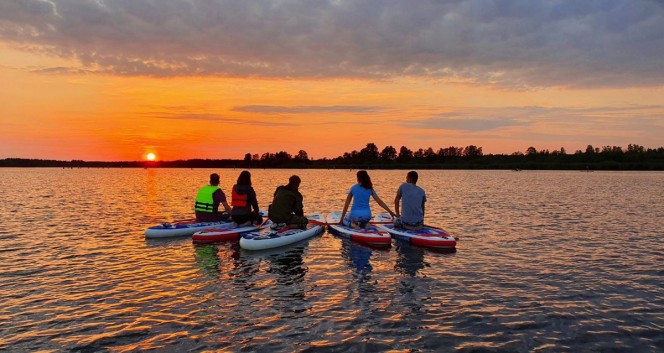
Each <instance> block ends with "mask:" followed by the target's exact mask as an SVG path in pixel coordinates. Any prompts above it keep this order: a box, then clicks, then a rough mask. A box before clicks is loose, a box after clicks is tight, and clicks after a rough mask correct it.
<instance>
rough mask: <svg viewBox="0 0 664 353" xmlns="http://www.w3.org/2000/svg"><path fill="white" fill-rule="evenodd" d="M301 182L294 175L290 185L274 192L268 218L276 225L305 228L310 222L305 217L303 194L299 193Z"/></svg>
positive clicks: (289, 182)
mask: <svg viewBox="0 0 664 353" xmlns="http://www.w3.org/2000/svg"><path fill="white" fill-rule="evenodd" d="M300 182H301V180H300V177H298V176H297V175H293V176H291V177H290V178H289V179H288V185H281V186H279V187H277V189H276V190H275V191H274V198H273V199H272V204H271V205H270V207H269V208H268V215H267V216H268V218H269V219H270V220H271V221H272V222H274V223H275V224H280V223H283V224H286V225H288V226H290V227H297V228H304V227H306V225H307V223H308V222H309V220H308V219H307V217H305V216H304V206H303V204H302V201H303V197H302V194H301V193H300V191H298V189H299V187H300Z"/></svg>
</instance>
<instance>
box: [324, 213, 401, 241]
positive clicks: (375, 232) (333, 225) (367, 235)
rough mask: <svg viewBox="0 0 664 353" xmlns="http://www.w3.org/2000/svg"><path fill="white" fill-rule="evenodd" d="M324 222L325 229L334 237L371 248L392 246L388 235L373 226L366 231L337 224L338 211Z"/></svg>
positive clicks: (339, 215)
mask: <svg viewBox="0 0 664 353" xmlns="http://www.w3.org/2000/svg"><path fill="white" fill-rule="evenodd" d="M326 220H327V229H328V230H329V231H330V233H332V234H334V235H338V236H340V237H344V238H348V239H350V240H352V241H356V242H358V243H362V244H366V245H371V246H390V245H391V244H392V238H391V237H390V235H389V234H388V233H387V232H386V231H385V230H383V229H381V228H379V227H378V226H376V225H375V224H370V225H369V227H368V228H366V229H364V228H361V229H354V228H351V227H347V226H345V225H343V224H340V223H339V221H340V220H341V212H338V211H337V212H332V213H330V214H328V215H327V218H326Z"/></svg>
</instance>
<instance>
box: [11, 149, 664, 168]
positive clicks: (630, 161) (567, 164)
mask: <svg viewBox="0 0 664 353" xmlns="http://www.w3.org/2000/svg"><path fill="white" fill-rule="evenodd" d="M0 167H57V168H60V167H61V168H311V169H335V168H336V169H508V170H509V169H511V170H515V171H519V170H582V171H593V170H641V171H650V170H652V171H661V170H664V147H659V148H656V149H651V148H645V147H643V146H639V145H636V144H634V145H632V144H630V145H628V146H627V148H626V149H623V148H622V147H619V146H604V147H601V148H599V147H593V146H592V145H588V147H587V148H586V149H585V151H581V150H578V151H576V152H574V153H573V154H568V153H567V151H565V149H564V148H561V149H560V150H554V151H549V150H539V151H538V150H537V149H536V148H535V147H528V148H527V149H526V151H525V152H514V153H512V154H510V155H505V154H484V153H483V152H482V147H477V146H474V145H469V146H466V147H454V146H451V147H447V148H439V149H438V150H434V149H433V148H431V147H429V148H427V149H423V148H420V149H418V150H410V149H409V148H407V147H406V146H401V148H400V149H399V150H397V149H396V148H395V147H393V146H385V147H384V148H383V149H382V150H380V149H379V148H378V146H376V145H375V144H374V143H368V144H367V145H366V147H364V148H362V149H361V150H359V151H357V150H354V151H352V152H346V153H344V154H343V155H342V156H339V157H336V158H322V159H310V158H309V155H308V153H307V152H306V151H304V150H300V151H299V152H298V153H297V154H295V155H291V154H289V153H287V152H285V151H280V152H276V153H271V152H266V153H263V154H262V155H259V154H251V153H247V154H245V155H244V158H242V159H188V160H175V161H128V162H95V161H83V160H71V161H58V160H44V159H25V158H6V159H0Z"/></svg>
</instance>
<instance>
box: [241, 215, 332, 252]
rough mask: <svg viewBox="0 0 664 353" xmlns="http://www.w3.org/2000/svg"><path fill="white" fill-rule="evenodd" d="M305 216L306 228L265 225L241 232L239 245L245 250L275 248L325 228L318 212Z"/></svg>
mask: <svg viewBox="0 0 664 353" xmlns="http://www.w3.org/2000/svg"><path fill="white" fill-rule="evenodd" d="M307 218H308V219H309V224H307V227H306V229H292V228H288V227H284V228H282V229H273V228H272V227H265V228H262V229H260V230H257V231H252V232H248V233H243V234H242V237H241V238H240V247H241V248H243V249H247V250H265V249H272V248H277V247H281V246H286V245H289V244H293V243H296V242H298V241H300V240H304V239H307V238H310V237H312V236H314V235H316V234H319V233H321V232H322V231H323V230H324V229H325V219H323V216H321V215H320V214H319V213H314V214H311V215H309V216H307Z"/></svg>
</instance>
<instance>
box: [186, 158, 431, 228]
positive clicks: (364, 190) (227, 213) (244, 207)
mask: <svg viewBox="0 0 664 353" xmlns="http://www.w3.org/2000/svg"><path fill="white" fill-rule="evenodd" d="M417 180H418V174H417V172H415V171H410V172H408V174H407V175H406V182H405V183H403V184H401V185H400V186H399V188H398V189H397V192H396V197H395V199H394V210H395V212H392V210H391V209H390V207H389V206H388V205H387V204H385V202H383V201H382V200H381V199H380V197H378V194H376V191H375V190H374V189H373V184H372V182H371V178H370V177H369V174H368V173H367V171H366V170H360V171H358V172H357V184H355V185H353V186H352V187H351V188H350V190H349V191H348V196H347V197H346V202H345V203H344V206H343V211H342V212H341V221H340V223H341V224H343V225H345V226H347V227H351V228H355V229H359V228H366V227H368V226H369V221H370V220H371V218H372V214H371V207H370V206H369V201H370V198H373V199H374V200H375V201H376V202H377V203H378V205H380V206H381V207H382V208H383V209H385V210H386V211H387V212H389V214H390V215H391V216H392V217H394V224H395V226H397V227H399V228H405V229H413V230H419V229H421V228H422V227H423V225H424V210H425V207H424V204H425V202H426V194H425V192H424V190H423V189H422V188H420V187H419V186H417V185H416V184H417ZM300 183H301V179H300V177H299V176H297V175H293V176H291V177H290V178H289V179H288V184H286V185H281V186H279V187H277V189H276V190H275V191H274V195H273V199H272V204H270V206H269V208H268V218H269V219H270V220H271V221H272V222H274V224H277V225H287V226H289V227H292V228H305V227H306V225H307V223H308V219H307V217H305V216H304V206H303V197H302V194H301V193H300V191H299V187H300ZM231 195H232V199H231V204H230V205H229V204H228V202H227V200H226V195H225V194H224V192H223V191H222V190H221V188H219V175H218V174H216V173H213V174H211V175H210V184H209V185H206V186H204V187H202V188H201V189H200V190H199V191H198V194H197V195H196V201H195V204H194V210H195V213H196V220H197V221H199V222H219V221H226V220H229V219H232V220H233V222H235V223H237V224H238V225H239V226H245V225H252V224H253V225H258V224H261V223H262V222H263V217H262V216H261V215H260V213H259V208H258V200H257V198H256V192H255V191H254V188H253V187H252V186H251V173H249V171H246V170H245V171H242V172H241V173H240V176H239V177H238V179H237V183H236V184H235V185H233V188H232V192H231ZM351 201H353V203H352V206H351V208H350V213H348V214H346V213H347V211H348V206H349V205H350V204H351ZM400 204H401V206H402V207H401V208H400V207H399V206H400ZM220 205H221V206H223V208H224V210H223V211H220V210H219V206H220ZM231 206H232V207H231ZM400 211H401V212H400Z"/></svg>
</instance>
